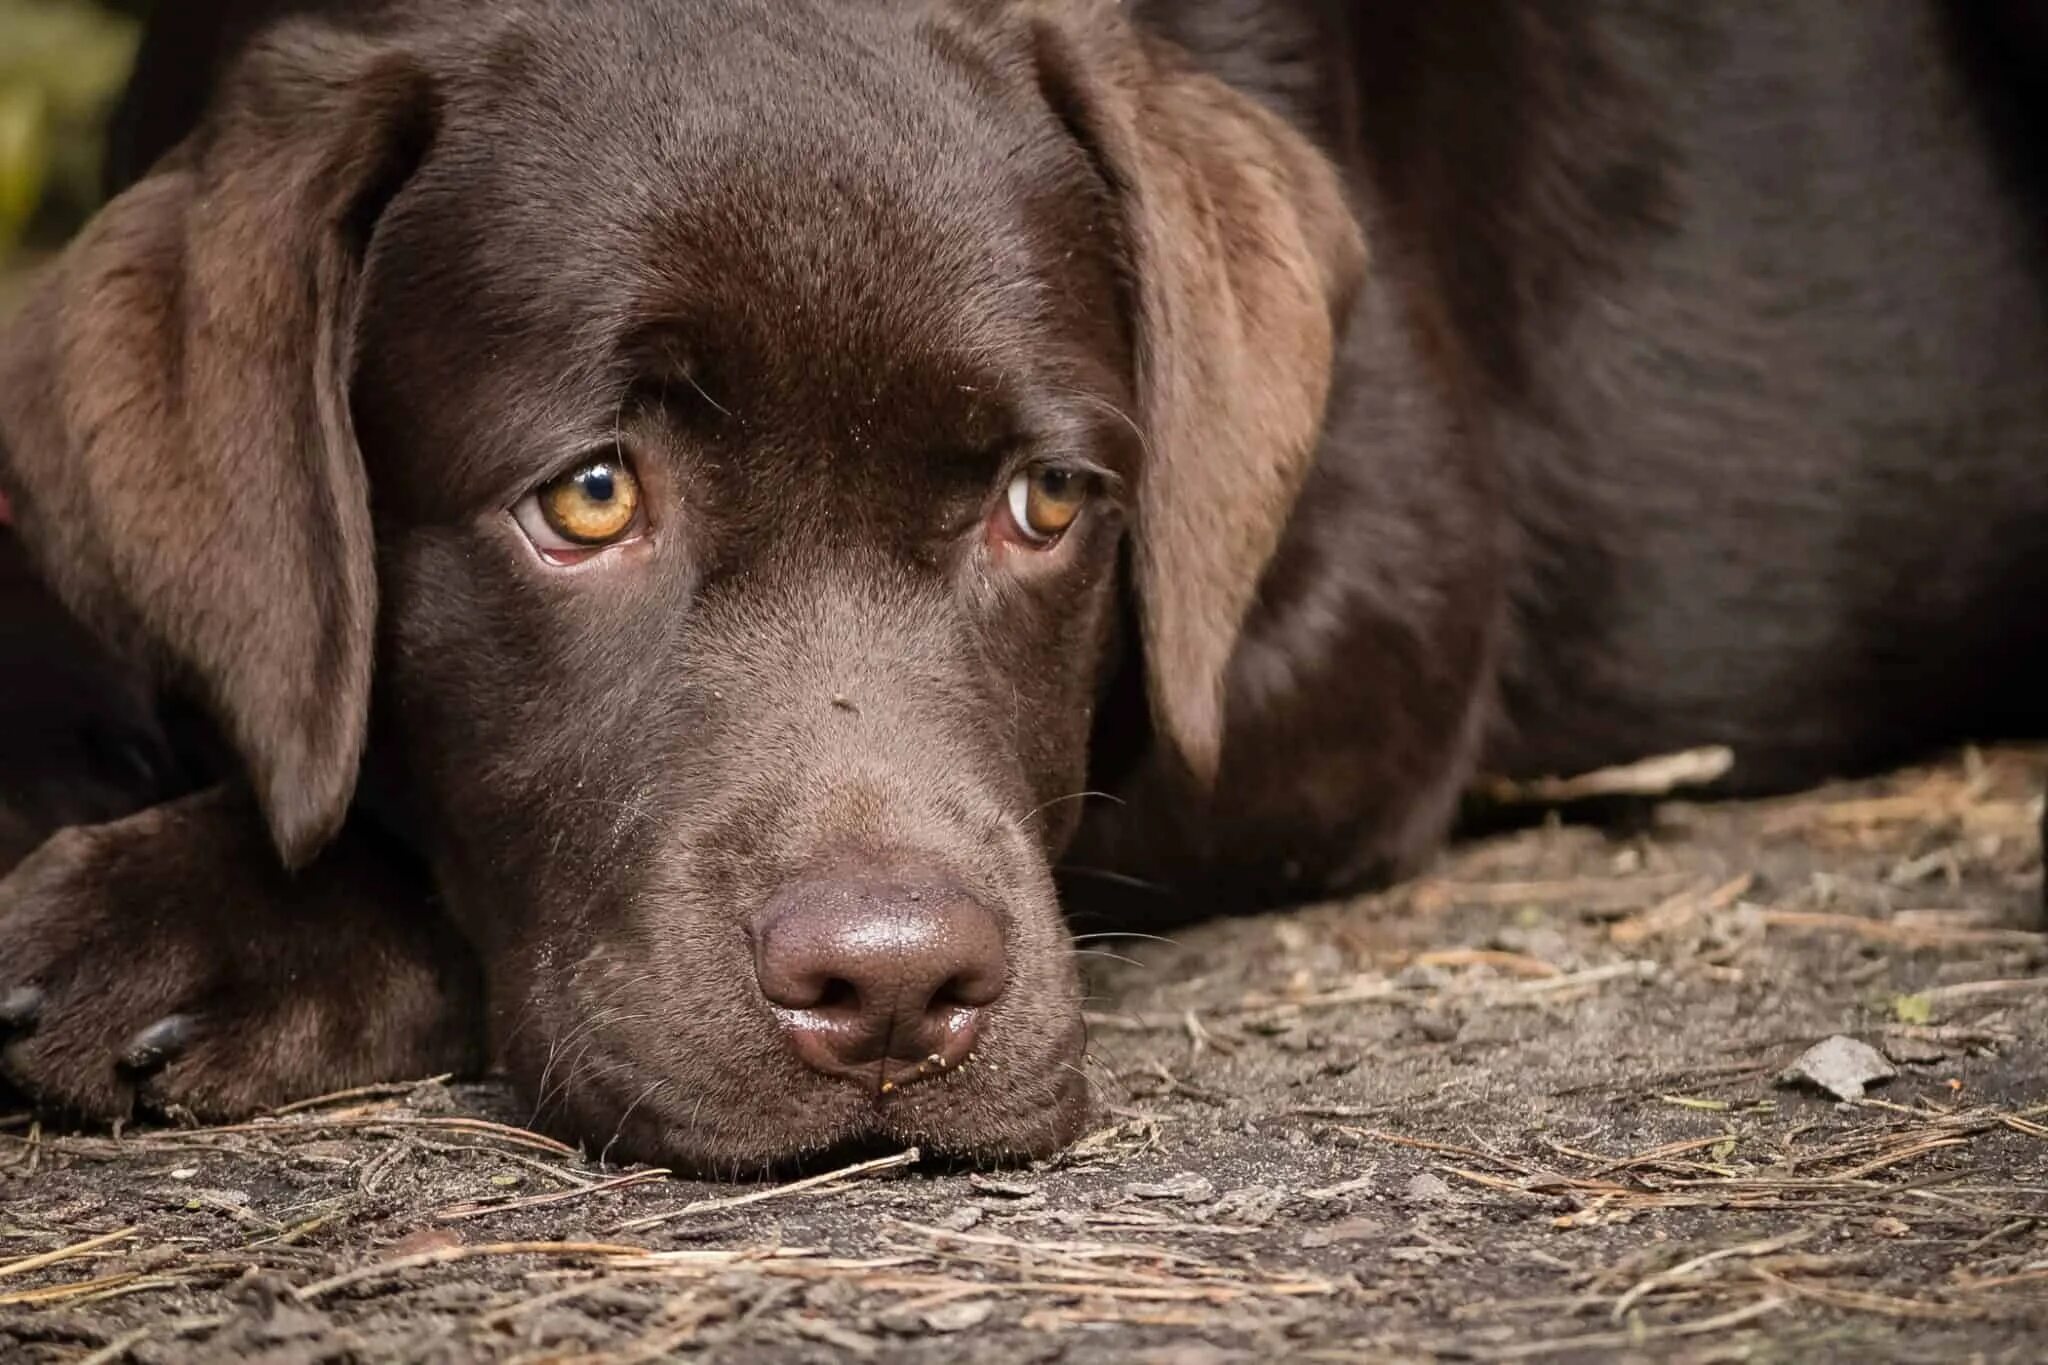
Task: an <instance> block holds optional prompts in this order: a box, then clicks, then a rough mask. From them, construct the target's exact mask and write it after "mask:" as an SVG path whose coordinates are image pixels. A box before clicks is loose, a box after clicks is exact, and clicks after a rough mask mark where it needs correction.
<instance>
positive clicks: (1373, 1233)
mask: <svg viewBox="0 0 2048 1365" xmlns="http://www.w3.org/2000/svg"><path fill="white" fill-rule="evenodd" d="M1386 1230H1387V1229H1386V1225H1385V1224H1384V1223H1382V1222H1380V1221H1379V1220H1378V1219H1377V1218H1345V1219H1341V1220H1339V1221H1337V1222H1335V1223H1332V1224H1330V1225H1329V1226H1328V1227H1324V1228H1317V1229H1315V1230H1314V1231H1312V1232H1306V1233H1303V1234H1302V1238H1301V1244H1302V1245H1303V1246H1305V1247H1308V1248H1309V1249H1311V1250H1314V1249H1315V1248H1317V1247H1328V1246H1335V1245H1337V1244H1338V1243H1339V1242H1363V1241H1367V1240H1369V1239H1371V1238H1374V1237H1378V1236H1381V1235H1382V1234H1384V1233H1385V1232H1386Z"/></svg>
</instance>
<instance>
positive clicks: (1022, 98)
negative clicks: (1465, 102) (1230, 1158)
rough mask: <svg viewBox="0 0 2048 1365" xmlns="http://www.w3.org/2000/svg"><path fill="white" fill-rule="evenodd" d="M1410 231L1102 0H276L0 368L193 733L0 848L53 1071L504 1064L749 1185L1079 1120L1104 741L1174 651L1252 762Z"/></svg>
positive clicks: (136, 1096)
mask: <svg viewBox="0 0 2048 1365" xmlns="http://www.w3.org/2000/svg"><path fill="white" fill-rule="evenodd" d="M296 8H298V9H301V10H304V9H307V8H308V7H306V6H299V7H296ZM310 8H312V9H313V10H315V11H317V10H318V9H319V8H320V7H319V6H313V7H310ZM1361 268H1362V248H1361V245H1360V239H1359V235H1358V230H1357V227H1356V225H1355V223H1354V222H1353V220H1352V218H1351V216H1350V215H1349V213H1348V212H1347V211H1346V209H1345V207H1344V205H1343V202H1342V199H1341V196H1340V194H1339V191H1338V188H1337V184H1336V179H1335V176H1334V174H1333V173H1332V172H1331V170H1330V169H1329V167H1328V166H1327V165H1326V163H1325V162H1324V161H1323V160H1322V159H1321V158H1320V157H1319V156H1318V155H1317V154H1316V153H1314V152H1313V151H1312V150H1311V149H1310V148H1309V146H1308V144H1307V143H1306V142H1305V141H1304V140H1303V139H1302V138H1301V137H1299V136H1298V135H1296V134H1295V133H1293V132H1290V131H1289V130H1288V129H1287V128H1286V127H1285V126H1284V125H1283V124H1282V123H1281V122H1279V120H1278V119H1276V118H1275V117H1274V116H1273V115H1272V114H1270V113H1268V112H1265V111H1264V110H1262V109H1261V108H1260V107H1258V106H1257V105H1255V104H1254V103H1252V102H1251V101H1250V100H1247V99H1245V98H1242V97H1240V96H1238V95H1236V94H1233V93H1231V92H1230V91H1228V90H1227V89H1226V88H1225V87H1223V86H1222V85H1220V84H1218V83H1216V82H1215V81H1212V80H1210V79H1208V78H1206V77H1202V76H1199V75H1196V74H1194V73H1193V72H1192V71H1190V70H1189V69H1187V68H1186V67H1184V66H1183V65H1182V64H1181V63H1179V62H1178V61H1176V60H1175V59H1174V58H1173V57H1172V56H1171V55H1170V54H1169V52H1168V51H1167V50H1166V49H1164V48H1161V47H1158V46H1156V45H1154V44H1153V43H1151V42H1149V41H1148V40H1145V39H1143V38H1141V37H1140V36H1138V35H1137V34H1136V33H1135V32H1134V31H1133V30H1132V29H1131V27H1130V26H1129V25H1128V23H1127V22H1126V21H1125V19H1124V18H1123V17H1121V16H1120V15H1119V14H1118V13H1117V12H1116V7H1115V6H1113V5H1108V4H1095V3H1083V2H1082V0H1074V2H1073V3H1046V4H1041V5H1026V6H1017V5H1002V6H996V5H988V6H984V5H972V4H962V5H951V6H948V5H938V6H930V7H925V6H915V5H905V6H893V7H892V6H828V5H821V6H815V7H814V6H810V5H798V6H791V5H786V4H768V3H739V2H737V0H735V2H734V3H719V4H707V5H672V4H666V3H654V0H606V3H599V4H585V3H573V4H572V3H567V0H563V2H562V3H546V4H538V5H522V6H517V7H512V6H494V5H475V4H470V5H462V4H451V5H429V4H398V5H391V6H385V7H382V8H381V9H379V10H378V11H376V17H375V18H374V19H372V20H366V19H364V18H362V16H361V15H357V16H355V17H354V18H352V19H351V20H350V22H349V23H347V24H345V25H344V24H339V23H330V22H327V21H325V20H323V19H322V18H321V17H320V16H319V14H318V13H317V12H316V13H314V14H311V15H307V14H299V15H297V16H295V17H292V18H290V19H289V20H287V21H283V22H280V23H277V24H275V25H272V26H270V27H268V28H267V29H265V30H264V31H263V32H262V33H260V34H259V36H258V37H257V38H256V39H255V40H254V41H253V42H252V43H251V44H250V45H249V46H248V47H247V48H246V49H245V50H243V51H242V52H241V54H240V55H239V56H238V57H237V59H236V60H235V61H234V62H233V63H231V64H230V65H228V67H227V68H226V70H225V74H224V75H223V77H222V79H221V81H220V84H219V87H218V89H217V90H215V92H214V93H213V94H212V96H211V101H210V104H209V105H208V111H207V113H206V116H205V118H204V119H203V120H202V121H201V123H200V124H199V126H198V128H197V129H196V130H195V131H194V132H193V133H192V135H191V136H190V137H189V138H187V139H185V140H184V141H183V142H182V143H180V144H179V145H178V146H177V147H176V148H175V149H173V150H172V151H170V152H169V153H168V154H167V155H166V156H164V157H163V158H162V159H161V160H159V161H158V162H157V163H156V165H155V166H154V168H153V169H151V170H150V171H149V173H148V174H146V175H144V176H143V177H142V178H141V179H139V180H138V181H137V183H135V184H134V185H133V186H132V187H130V188H128V189H127V190H126V191H125V192H124V193H122V194H121V195H120V196H119V197H118V198H117V199H115V200H114V201H113V202H112V203H111V204H110V205H109V206H108V207H107V208H106V209H105V210H104V211H103V212H102V213H101V214H100V216H99V217H98V218H97V219H96V220H95V221H94V222H93V223H92V224H91V225H90V226H89V227H88V228H87V229H86V231H85V232H84V233H83V234H82V236H81V237H80V239H79V240H78V241H77V242H76V243H75V244H74V245H73V246H72V247H71V248H70V250H69V251H68V252H67V253H66V255H65V256H64V257H63V258H62V259H61V260H59V261H58V262H57V263H56V264H55V265H54V266H52V267H51V268H50V269H49V271H48V273H47V275H46V277H45V279H44V281H43V282H42V284H41V286H40V288H39V290H38V291H37V292H36V293H35V294H34V295H33V297H32V298H31V300H30V301H29V303H28V304H27V305H26V307H25V309H24V311H23V312H22V314H21V315H20V316H19V317H17V318H16V319H15V320H13V321H12V322H11V323H10V324H9V328H8V331H7V333H6V335H5V342H4V354H0V445H4V451H0V487H4V488H5V489H6V490H7V492H8V494H9V496H10V499H11V502H12V505H13V508H14V515H15V519H16V521H17V523H18V525H17V526H16V528H14V529H15V533H18V535H19V537H20V540H21V542H22V544H23V545H24V546H25V547H26V549H27V551H28V552H29V558H30V560H31V562H32V563H33V565H34V566H35V569H36V573H37V576H38V578H39V580H40V582H41V583H42V584H44V585H45V586H46V587H47V588H48V589H49V590H50V591H51V592H52V593H53V594H54V596H55V597H56V598H58V599H60V600H61V601H62V602H63V604H64V605H65V607H66V609H68V611H69V612H70V613H72V614H74V615H75V616H76V617H77V618H78V619H80V620H82V621H84V622H86V623H88V624H89V625H90V626H91V627H92V629H93V631H94V632H95V634H96V637H97V639H98V640H100V641H102V642H104V649H105V651H106V657H105V658H104V659H100V660H97V661H96V663H97V666H100V667H102V668H103V669H104V670H105V671H106V672H108V673H109V674H110V675H113V676H117V677H119V678H120V679H122V680H124V681H133V680H134V679H141V680H142V681H143V683H144V684H146V685H147V687H149V688H151V689H153V690H155V691H157V692H159V693H161V694H162V695H164V696H166V697H171V698H176V699H178V700H179V702H180V703H181V704H182V705H185V706H187V707H189V708H190V710H191V711H192V712H196V714H198V715H199V716H200V717H202V718H203V721H204V723H203V724H198V725H194V724H191V723H189V715H187V713H186V712H180V715H181V716H186V722H185V723H183V724H182V725H181V726H179V727H172V726H169V725H167V724H163V723H160V722H159V720H158V719H157V718H156V717H155V716H152V715H144V716H141V717H140V718H137V719H135V720H133V722H132V723H131V724H129V725H128V726H127V728H126V729H124V730H123V731H122V733H123V734H124V735H127V736H129V737H130V740H131V741H132V745H133V746H134V747H136V748H137V749H139V750H140V751H141V752H144V753H146V754H148V755H151V756H152V758H151V759H150V761H148V762H145V763H144V764H142V765H141V768H140V769H139V775H138V776H136V777H135V779H134V782H133V784H132V786H133V790H132V793H131V795H130V797H129V799H128V802H127V805H126V807H125V808H124V809H125V810H126V811H127V812H128V813H126V814H125V817H124V818H109V819H107V820H105V821H104V822H103V823H98V824H91V825H81V826H77V827H73V828H68V829H65V830H63V831H62V832H59V833H56V834H54V836H53V837H50V838H49V839H48V841H47V842H45V843H43V844H42V846H41V847H40V848H39V849H38V850H37V851H35V852H34V853H32V854H30V855H29V856H28V857H27V858H26V859H25V860H24V861H22V862H21V863H20V865H19V866H18V867H17V868H15V870H14V871H13V872H12V874H11V875H10V876H8V877H7V879H6V880H5V881H4V882H0V897H4V902H0V934H4V936H5V946H4V956H0V977H4V978H5V979H0V1028H4V1029H7V1030H8V1033H7V1034H6V1042H5V1045H4V1048H5V1050H4V1054H0V1056H4V1062H0V1074H4V1075H5V1077H6V1078H7V1079H9V1080H10V1081H11V1082H13V1083H14V1084H15V1085H17V1086H19V1087H20V1088H22V1089H24V1090H26V1091H27V1092H28V1093H29V1094H31V1095H32V1096H34V1097H35V1098H37V1099H38V1100H40V1101H42V1102H43V1103H44V1104H46V1105H48V1106H50V1107H52V1108H54V1109H62V1110H68V1111H72V1112H76V1113H81V1114H85V1115H88V1116H105V1115H118V1114H124V1113H127V1112H129V1111H131V1110H133V1109H135V1108H137V1107H138V1106H139V1107H143V1108H151V1107H164V1106H168V1105H173V1104H175V1105H180V1106H183V1107H184V1108H186V1109H188V1110H191V1111H193V1112H195V1113H198V1114H200V1115H202V1116H219V1115H227V1114H234V1113H239V1112H244V1111H246V1110H249V1109H251V1108H254V1107H257V1106H261V1105H263V1104H267V1103H273V1102H276V1101H278V1100H282V1099H285V1098H289V1097H291V1096H293V1095H297V1094H304V1093H308V1092H311V1091H315V1090H319V1089H325V1088H332V1087H336V1086H340V1085H346V1084H350V1083H354V1082H358V1081H366V1080H372V1079H388V1078H389V1077H390V1076H391V1075H393V1074H401V1075H402V1074H408V1071H410V1073H411V1074H418V1073H419V1072H422V1071H425V1070H428V1069H438V1068H440V1067H442V1066H465V1067H466V1066H472V1065H475V1064H477V1063H479V1062H481V1061H484V1060H486V1059H495V1060H497V1061H499V1062H501V1063H502V1064H503V1065H504V1066H505V1067H506V1069H508V1070H509V1072H510V1073H511V1075H512V1076H513V1077H514V1079H515V1080H516V1081H517V1082H518V1083H519V1085H520V1086H521V1087H522V1089H523V1090H524V1091H525V1093H526V1094H527V1096H528V1098H529V1099H530V1101H531V1102H532V1104H533V1106H534V1109H535V1112H536V1114H537V1115H538V1116H539V1119H540V1121H542V1122H545V1123H548V1124H550V1125H553V1126H555V1127H557V1128H559V1129H562V1130H564V1131H566V1132H569V1133H571V1134H574V1135H576V1136H578V1137H580V1138H583V1139H586V1140H588V1141H589V1142H590V1143H591V1144H592V1145H593V1147H594V1148H595V1147H597V1146H603V1147H605V1148H607V1149H609V1150H611V1151H613V1152H614V1153H615V1154H630V1155H637V1156H646V1157H659V1158H661V1159H663V1160H668V1161H672V1162H678V1163H684V1164H688V1165H692V1166H695V1167H698V1168H702V1169H737V1168H752V1167H756V1166H760V1165H763V1164H768V1163H773V1162H776V1161H780V1160H783V1159H786V1158H791V1157H799V1156H802V1155H803V1154H806V1153H811V1152H817V1151H823V1150H825V1149H830V1148H836V1147H843V1146H846V1145H858V1144H870V1143H878V1142H892V1143H901V1142H919V1143H924V1144H926V1145H928V1146H931V1147H935V1148H938V1149H940V1150H944V1151H949V1152H956V1153H960V1154H965V1155H973V1156H984V1157H992V1156H1004V1155H1016V1154H1028V1153H1042V1152H1045V1151H1047V1150H1050V1149H1051V1148H1053V1147H1055V1146H1057V1145H1058V1144H1059V1143H1061V1142H1062V1141H1064V1140H1066V1139H1068V1138H1069V1137H1071V1136H1072V1135H1073V1134H1074V1133H1076V1132H1077V1131H1078V1129H1079V1126H1080V1125H1081V1124H1082V1123H1083V1122H1084V1121H1085V1119H1086V1111H1087V1085H1086V1081H1085V1078H1084V1073H1083V1070H1082V1043H1083V1030H1082V1020H1081V1012H1080V1002H1079V994H1080V992H1079V985H1078V982H1077V979H1076V975H1075V969H1074V965H1073V956H1072V953H1071V951H1070V948H1069V940H1068V935H1067V931H1066V929H1065V927H1064V925H1063V922H1062V919H1061V916H1060V909H1059V905H1058V903H1057V901H1056V898H1055V894H1054V890H1053V877H1052V873H1053V868H1054V866H1055V865H1056V864H1057V862H1058V860H1059V859H1060V857H1061V854H1062V850H1063V849H1064V848H1065V847H1066V846H1067V844H1068V842H1069V841H1070V839H1071V838H1072V837H1073V834H1074V831H1075V828H1076V825H1077V822H1078V821H1079V819H1080V816H1081V812H1082V809H1083V805H1084V802H1083V801H1082V800H1081V799H1080V795H1081V793H1083V792H1085V791H1086V790H1087V789H1088V787H1089V784H1090V738H1091V734H1092V733H1093V731H1094V730H1095V728H1096V726H1097V723H1098V716H1099V713H1100V712H1101V711H1102V709H1103V708H1104V707H1105V705H1107V704H1108V701H1109V699H1110V698H1111V696H1112V693H1113V692H1114V691H1115V690H1116V689H1117V688H1118V687H1120V686H1124V685H1125V684H1128V683H1129V682H1130V679H1131V677H1132V675H1131V673H1130V671H1129V670H1128V669H1127V668H1125V667H1123V666H1122V661H1123V660H1125V659H1126V658H1128V657H1129V656H1130V654H1131V652H1132V651H1133V650H1135V649H1137V648H1139V647H1142V648H1143V649H1144V651H1145V653H1146V656H1147V658H1148V659H1149V660H1151V661H1152V662H1151V666H1149V667H1148V668H1147V670H1146V673H1145V682H1144V683H1143V684H1141V685H1142V686H1144V687H1145V689H1146V690H1145V692H1144V693H1143V694H1142V697H1143V700H1142V702H1141V705H1142V706H1143V708H1144V709H1147V710H1149V711H1150V713H1151V717H1152V720H1151V724H1152V725H1153V727H1154V728H1155V729H1156V731H1157V732H1158V734H1160V735H1161V736H1162V737H1163V738H1164V741H1165V743H1164V744H1163V746H1162V747H1163V749H1164V750H1166V751H1168V752H1170V754H1171V763H1170V765H1168V766H1169V767H1170V768H1171V770H1172V772H1173V773H1174V774H1176V775H1178V776H1177V777H1176V780H1184V782H1185V784H1186V785H1187V787H1188V788H1189V789H1190V790H1199V789H1200V787H1201V785H1202V784H1203V782H1204V781H1206V780H1209V779H1213V777H1214V775H1215V769H1216V764H1217V761H1218V754H1219V750H1220V746H1221V726H1222V715H1221V712H1222V696H1223V692H1224V685H1223V672H1224V669H1225V666H1226V664H1227V662H1228V659H1229V657H1230V654H1231V651H1232V648H1233V642H1234V637H1235V634H1236V632H1237V629H1238V624H1239V623H1240V622H1241V621H1242V619H1243V617H1244V615H1245V613H1246V611H1247V609H1248V608H1249V605H1250V603H1251V602H1252V600H1253V597H1254V594H1255V591H1256V587H1257V581H1258V575H1259V572H1260V570H1261V568H1262V566H1263V565H1264V563H1265V561H1266V559H1267V558H1268V557H1269V556H1270V554H1271V551H1272V548H1273V545H1274V543H1275V542H1276V541H1277V540H1278V538H1279V536H1280V533H1281V527H1282V524H1283V522H1284V519H1285V517H1286V515H1287V511H1288V508H1289V505H1290V503H1291V501H1292V498H1293V495H1294V493H1295V491H1296V489H1297V487H1298V485H1299V481H1300V479H1301V477H1302V473H1303V469H1304V467H1305V464H1306V461H1307V458H1308V454H1309V451H1310V449H1311V448H1312V446H1313V443H1314V438H1315V433H1316V430H1317V424H1318V421H1319V419H1320V415H1321V410H1322V406H1323V403H1324V399H1325V392H1326V388H1327V385H1328V379H1329V373H1330V365H1331V354H1332V348H1333V340H1332V338H1333V329H1334V326H1335V320H1336V319H1338V318H1340V317H1341V316H1342V315H1343V313H1344V311H1345V308H1346V305H1347V300H1348V297H1349V294H1350V291H1351V290H1352V289H1354V287H1355V286H1356V283H1357V279H1358V275H1359V272H1360V270H1361ZM1133 604H1136V605H1135V606H1134V605H1133ZM174 731H175V732H174ZM194 731H196V732H198V735H199V737H198V739H197V740H196V741H192V742H187V739H188V738H189V736H190V734H191V732H194ZM66 761H67V760H64V759H63V758H61V757H46V756H44V755H43V753H42V751H41V750H37V751H35V752H34V753H33V754H30V755H29V756H27V757H24V758H22V759H21V760H20V764H19V766H24V767H35V766H36V765H41V769H47V770H48V771H42V770H40V769H39V770H38V772H36V773H35V774H33V776H35V777H36V785H35V787H34V788H33V789H34V790H37V791H41V790H44V789H46V788H48V787H49V786H50V784H51V783H59V784H61V783H62V781H63V780H64V779H65V777H66V774H67V772H68V769H67V768H65V766H64V765H65V763H66ZM78 780H80V781H83V780H84V775H83V774H80V775H79V778H78ZM20 789H21V790H23V791H28V790H31V788H30V787H29V786H28V785H27V784H26V783H24V785H23V786H22V787H21V788H20ZM17 804H26V803H17ZM38 809H40V807H38ZM22 818H23V819H26V820H30V821H34V820H36V819H42V820H44V822H45V824H46V825H55V824H57V823H60V821H61V820H62V819H64V818H65V817H63V816H61V815H59V814H56V813H54V807H51V808H50V809H49V811H46V812H45V813H44V814H42V815H38V813H37V810H36V809H29V810H26V811H25V812H23V814H22Z"/></svg>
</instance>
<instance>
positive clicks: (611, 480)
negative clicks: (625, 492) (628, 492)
mask: <svg viewBox="0 0 2048 1365" xmlns="http://www.w3.org/2000/svg"><path fill="white" fill-rule="evenodd" d="M576 487H577V488H579V489H581V490H582V492H583V496H584V497H585V498H587V499H589V500H590V501H591V502H610V501H611V500H612V499H613V498H614V497H617V496H618V491H619V490H618V479H617V476H616V475H614V474H613V473H612V467H611V466H610V465H608V464H594V465H592V466H590V468H588V469H585V470H581V471H579V472H578V473H577V475H576Z"/></svg>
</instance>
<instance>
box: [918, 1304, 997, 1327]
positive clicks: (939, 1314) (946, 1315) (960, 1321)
mask: <svg viewBox="0 0 2048 1365" xmlns="http://www.w3.org/2000/svg"><path fill="white" fill-rule="evenodd" d="M995 1311H996V1306H995V1305H994V1304H992V1303H990V1302H989V1301H988V1300H987V1299H965V1300H962V1301H961V1302H959V1303H948V1304H941V1305H940V1306H939V1307H937V1308H933V1309H931V1310H929V1311H927V1312H926V1313H924V1314H923V1315H922V1316H923V1318H924V1325H925V1326H926V1327H927V1328H929V1329H930V1330H931V1331H934V1332H965V1331H967V1330H968V1329H969V1328H971V1327H979V1326H981V1325H982V1324H983V1323H984V1322H987V1321H988V1320H989V1318H990V1317H992V1316H993V1315H994V1314H995Z"/></svg>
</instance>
